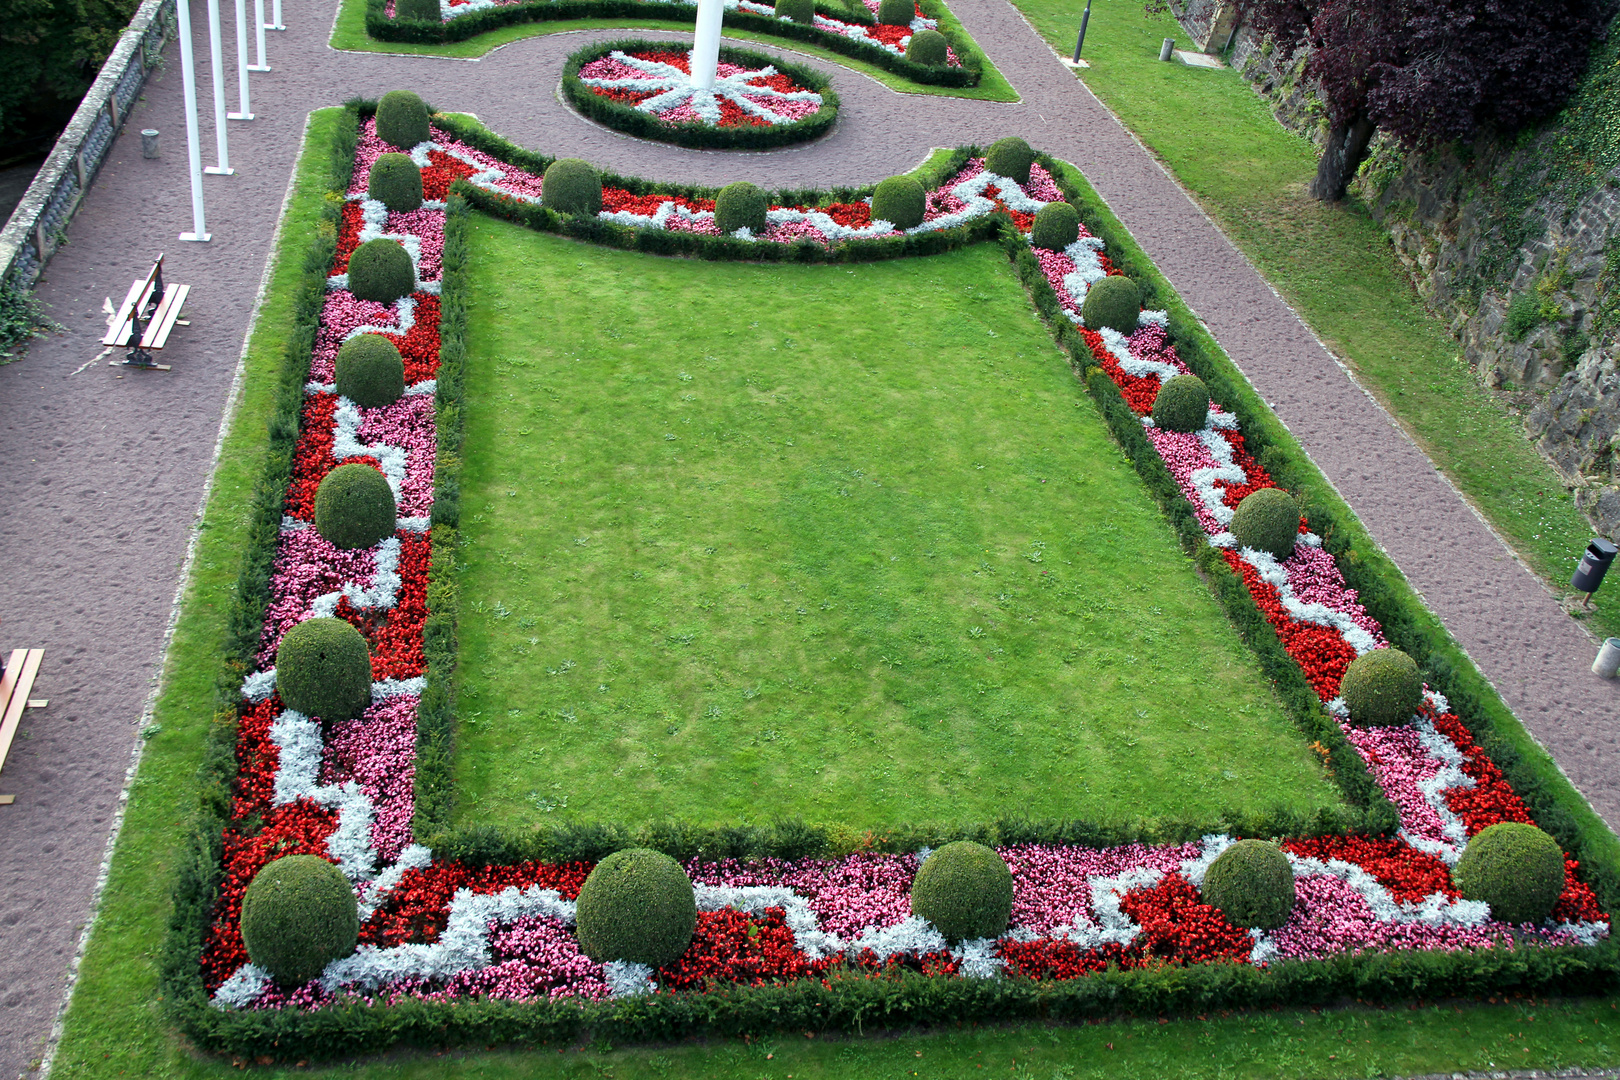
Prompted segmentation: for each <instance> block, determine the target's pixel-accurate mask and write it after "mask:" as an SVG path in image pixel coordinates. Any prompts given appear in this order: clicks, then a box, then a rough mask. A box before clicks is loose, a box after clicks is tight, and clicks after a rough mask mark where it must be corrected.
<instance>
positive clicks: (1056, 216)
mask: <svg viewBox="0 0 1620 1080" xmlns="http://www.w3.org/2000/svg"><path fill="white" fill-rule="evenodd" d="M1078 239H1080V212H1079V211H1078V210H1076V209H1075V208H1074V207H1073V206H1071V205H1069V204H1068V203H1066V202H1054V203H1047V204H1046V205H1045V206H1043V207H1041V208H1040V209H1039V210H1037V211H1036V212H1035V224H1034V226H1033V227H1031V229H1030V230H1029V241H1030V243H1032V244H1034V245H1035V246H1036V247H1038V248H1045V249H1046V250H1047V251H1062V250H1063V249H1064V248H1066V247H1068V246H1069V245H1070V244H1072V243H1074V242H1075V241H1076V240H1078Z"/></svg>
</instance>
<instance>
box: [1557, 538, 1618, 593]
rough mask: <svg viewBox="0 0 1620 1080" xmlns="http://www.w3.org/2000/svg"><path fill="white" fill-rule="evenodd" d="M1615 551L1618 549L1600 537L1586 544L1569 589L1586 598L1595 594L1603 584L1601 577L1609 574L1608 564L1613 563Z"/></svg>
mask: <svg viewBox="0 0 1620 1080" xmlns="http://www.w3.org/2000/svg"><path fill="white" fill-rule="evenodd" d="M1616 551H1620V549H1617V548H1616V547H1615V546H1614V545H1613V544H1611V543H1609V542H1608V541H1607V540H1605V539H1603V538H1602V537H1601V536H1600V537H1598V538H1597V539H1596V540H1593V541H1592V542H1591V543H1590V544H1587V545H1586V553H1585V554H1584V555H1582V556H1581V565H1580V566H1578V567H1576V568H1575V576H1574V577H1572V578H1570V580H1569V584H1570V588H1572V589H1574V590H1575V591H1576V592H1583V593H1586V594H1587V595H1588V596H1590V595H1591V594H1592V593H1595V592H1597V588H1598V586H1599V585H1601V584H1603V575H1604V574H1606V573H1608V572H1609V564H1610V563H1612V562H1614V556H1615V552H1616Z"/></svg>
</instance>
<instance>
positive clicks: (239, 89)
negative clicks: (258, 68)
mask: <svg viewBox="0 0 1620 1080" xmlns="http://www.w3.org/2000/svg"><path fill="white" fill-rule="evenodd" d="M236 101H237V106H236V112H233V113H230V114H228V115H229V118H230V119H232V120H251V119H253V110H252V108H251V107H249V105H248V55H247V12H246V11H244V10H243V5H242V0H236Z"/></svg>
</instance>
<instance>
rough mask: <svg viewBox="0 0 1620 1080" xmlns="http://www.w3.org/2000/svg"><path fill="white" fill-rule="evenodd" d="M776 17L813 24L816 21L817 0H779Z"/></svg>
mask: <svg viewBox="0 0 1620 1080" xmlns="http://www.w3.org/2000/svg"><path fill="white" fill-rule="evenodd" d="M776 17H777V18H778V19H792V20H793V21H794V22H796V23H798V24H799V25H801V26H811V25H813V24H814V23H815V21H816V0H777V2H776Z"/></svg>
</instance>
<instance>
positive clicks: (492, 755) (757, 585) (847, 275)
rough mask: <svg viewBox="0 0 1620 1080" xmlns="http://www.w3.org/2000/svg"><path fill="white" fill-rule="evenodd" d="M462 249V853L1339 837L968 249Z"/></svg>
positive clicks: (1028, 317) (1329, 797) (1114, 469)
mask: <svg viewBox="0 0 1620 1080" xmlns="http://www.w3.org/2000/svg"><path fill="white" fill-rule="evenodd" d="M471 231H472V244H471V247H472V253H471V259H470V260H469V262H470V265H471V267H472V269H471V282H472V287H471V289H470V290H469V292H470V296H469V300H470V305H471V307H470V310H471V319H470V327H469V333H468V356H469V359H468V373H467V419H466V424H467V428H466V444H465V457H466V464H465V471H464V474H463V515H462V525H463V528H462V532H463V543H464V548H463V551H462V553H461V554H462V560H463V561H462V569H461V573H460V575H459V580H460V584H461V590H462V596H463V605H462V620H461V652H460V665H459V673H458V680H459V681H458V693H459V697H458V717H459V721H460V726H459V729H458V734H457V740H458V742H457V763H456V783H457V813H458V817H459V818H460V820H461V821H462V822H464V823H472V822H475V821H476V822H487V823H491V824H507V825H510V824H522V823H525V822H532V821H536V820H541V819H546V820H556V819H559V818H572V819H576V820H582V821H612V822H623V823H632V822H636V821H643V820H648V819H653V818H665V817H672V818H680V819H684V820H688V821H694V822H699V823H705V824H718V823H726V822H764V821H769V820H772V819H774V818H777V817H781V816H798V817H802V818H804V819H806V820H810V821H815V822H821V823H826V824H834V825H842V826H847V827H850V828H854V829H863V828H880V827H882V826H884V825H889V824H896V823H900V822H979V821H986V820H992V819H995V818H997V817H1001V816H1008V815H1028V816H1030V817H1034V818H1086V819H1091V820H1119V819H1122V818H1128V817H1135V816H1147V817H1158V816H1162V817H1175V818H1179V819H1189V818H1200V817H1202V818H1206V819H1207V818H1209V817H1210V816H1212V815H1214V814H1218V813H1219V812H1220V811H1221V810H1223V809H1257V808H1265V807H1272V806H1286V807H1287V808H1289V809H1292V810H1310V809H1314V808H1317V807H1321V806H1326V805H1331V804H1333V803H1335V802H1336V801H1337V793H1336V791H1335V789H1334V788H1333V787H1332V786H1331V784H1330V783H1329V782H1328V780H1327V778H1326V776H1325V774H1324V771H1323V768H1322V765H1321V762H1320V761H1319V760H1318V759H1317V758H1316V757H1315V756H1314V755H1313V754H1312V753H1311V752H1310V751H1309V750H1308V749H1307V748H1306V747H1305V746H1304V745H1303V744H1302V740H1301V739H1300V737H1299V734H1298V732H1297V731H1296V729H1295V728H1294V727H1293V726H1292V725H1291V724H1290V723H1289V722H1288V721H1287V719H1286V717H1285V716H1284V714H1283V712H1282V710H1281V708H1280V707H1279V705H1278V703H1277V702H1276V700H1275V698H1274V697H1273V696H1272V695H1271V693H1270V691H1269V684H1268V683H1267V682H1266V680H1265V679H1264V678H1262V676H1261V675H1260V672H1259V670H1258V668H1257V667H1256V664H1255V662H1254V660H1253V659H1252V656H1251V654H1249V652H1248V651H1247V650H1246V649H1245V648H1244V646H1243V645H1242V644H1241V642H1240V641H1239V640H1238V638H1237V636H1236V634H1235V633H1234V632H1233V630H1232V628H1231V627H1230V625H1229V624H1228V623H1227V622H1226V621H1225V619H1224V617H1223V616H1222V614H1221V613H1220V610H1219V609H1218V607H1217V606H1216V604H1215V602H1214V600H1213V599H1212V597H1211V596H1210V595H1209V593H1208V591H1207V589H1206V588H1205V586H1204V584H1203V583H1202V582H1201V581H1200V580H1199V578H1198V577H1197V575H1196V573H1195V571H1194V569H1193V568H1192V566H1191V564H1190V562H1189V561H1188V560H1187V558H1186V557H1185V556H1184V555H1183V554H1182V553H1181V551H1180V550H1179V549H1178V548H1177V547H1176V544H1175V540H1174V537H1173V534H1172V532H1171V530H1170V528H1169V527H1168V526H1167V524H1166V523H1165V521H1164V519H1163V517H1162V516H1161V514H1160V513H1159V511H1158V510H1157V509H1156V508H1155V507H1154V506H1153V504H1152V503H1151V501H1150V500H1149V498H1148V497H1147V495H1146V493H1145V492H1144V491H1143V490H1142V487H1141V482H1140V481H1139V480H1138V479H1137V477H1136V475H1135V473H1134V472H1133V471H1132V469H1131V466H1130V464H1129V463H1128V462H1127V460H1126V459H1125V458H1124V457H1123V456H1122V455H1121V453H1120V451H1119V449H1118V448H1117V446H1116V444H1115V443H1114V442H1113V441H1112V439H1111V438H1110V437H1109V434H1108V432H1107V430H1106V429H1105V427H1104V425H1103V424H1102V422H1101V420H1100V419H1099V418H1098V416H1097V415H1096V412H1095V410H1094V408H1093V407H1092V405H1091V404H1090V403H1089V402H1088V401H1087V400H1086V398H1085V396H1084V394H1083V392H1082V390H1081V388H1080V386H1079V385H1078V384H1077V383H1076V381H1075V379H1074V376H1073V374H1072V373H1071V371H1070V369H1069V367H1068V365H1067V363H1066V361H1065V360H1064V358H1063V356H1062V354H1061V353H1059V352H1058V351H1057V350H1056V348H1055V347H1054V346H1053V344H1052V341H1051V338H1050V336H1049V334H1048V332H1047V330H1046V329H1045V328H1044V327H1043V326H1042V325H1041V324H1040V322H1039V321H1038V320H1037V319H1036V318H1035V317H1034V314H1033V312H1032V309H1031V307H1030V304H1029V301H1028V299H1027V297H1026V294H1025V293H1024V291H1023V288H1022V287H1021V286H1020V285H1019V283H1018V281H1017V280H1016V278H1015V277H1014V275H1013V273H1012V271H1011V269H1010V267H1009V266H1008V265H1007V262H1006V258H1005V256H1004V255H1003V254H1002V252H1001V251H999V250H998V249H996V248H994V247H993V246H990V245H982V246H979V247H977V248H974V249H970V250H964V251H960V252H957V253H954V254H950V255H945V256H939V257H934V258H929V259H921V260H906V261H896V262H889V263H879V264H870V265H859V266H855V267H846V266H836V265H834V266H811V267H804V266H770V267H762V266H755V265H746V264H731V263H717V264H716V263H695V262H692V261H690V260H676V259H664V258H658V257H655V256H649V255H642V254H638V253H629V252H621V251H614V250H607V249H602V248H597V247H588V246H585V245H581V244H577V243H574V242H571V241H567V240H562V239H559V238H556V237H551V236H540V235H536V234H534V233H532V232H529V231H527V230H524V229H521V228H519V227H516V226H512V225H508V224H505V223H501V222H495V221H490V220H487V219H479V220H477V221H476V222H475V223H474V224H473V226H472V230H471Z"/></svg>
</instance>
